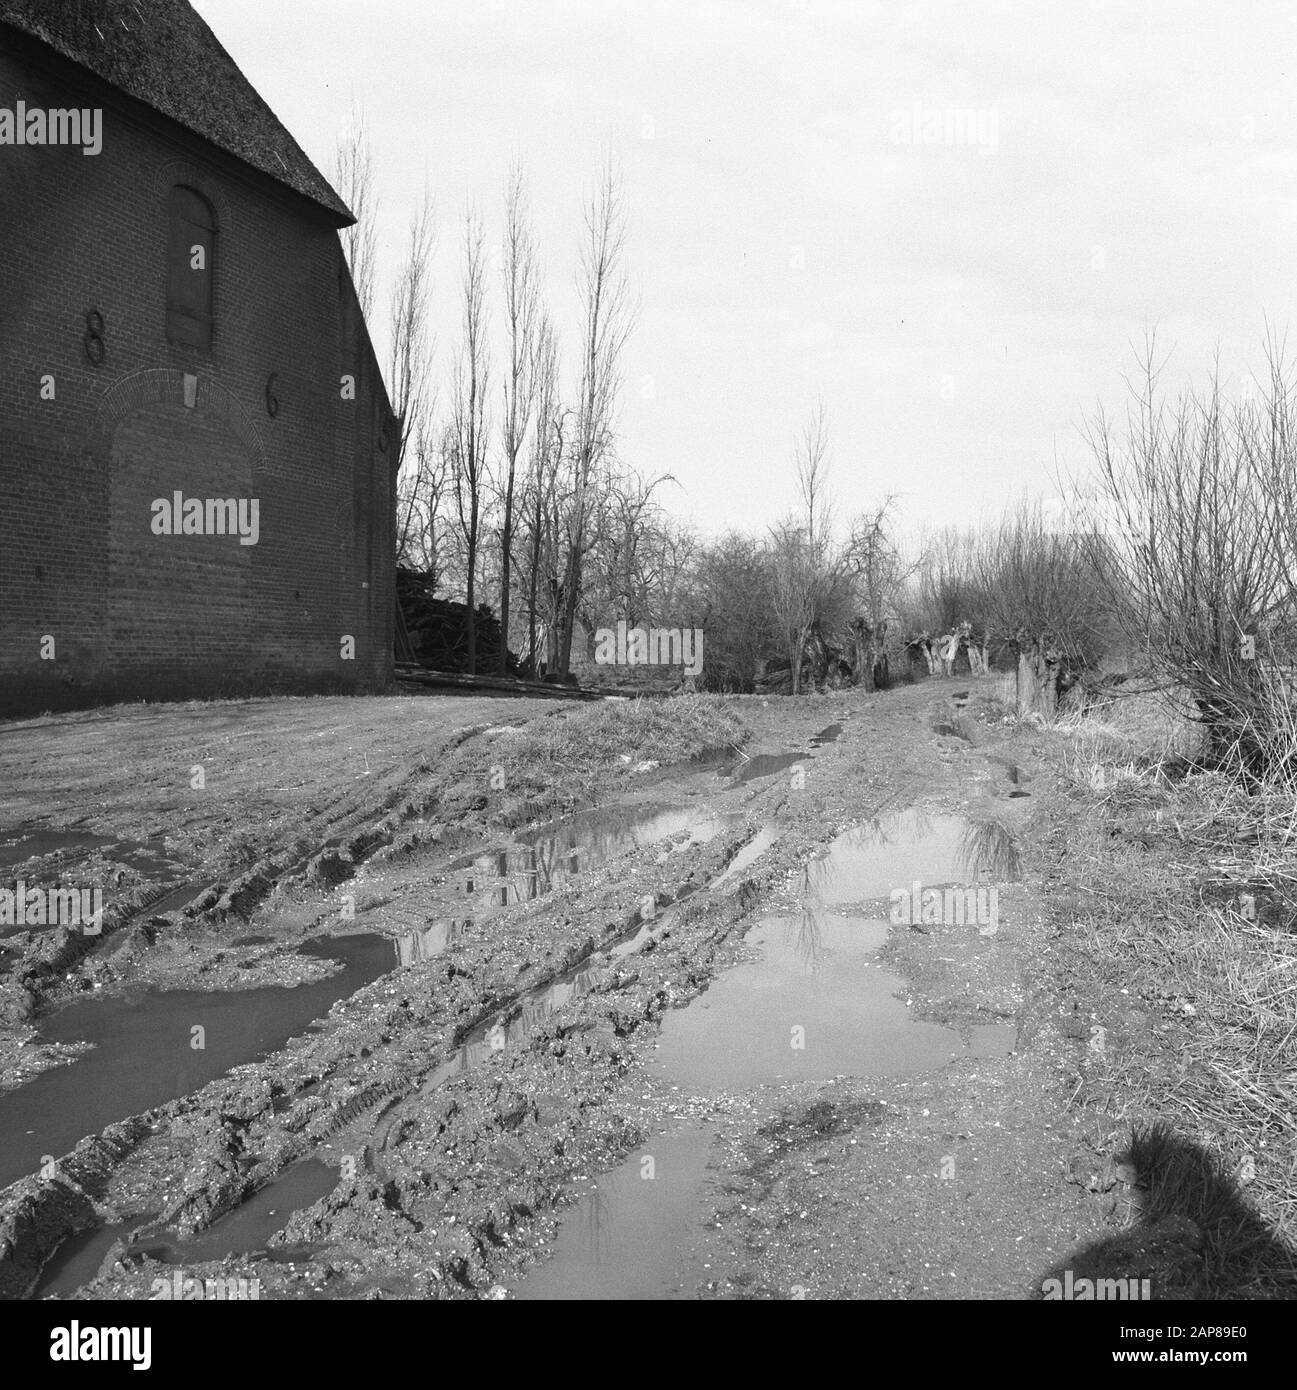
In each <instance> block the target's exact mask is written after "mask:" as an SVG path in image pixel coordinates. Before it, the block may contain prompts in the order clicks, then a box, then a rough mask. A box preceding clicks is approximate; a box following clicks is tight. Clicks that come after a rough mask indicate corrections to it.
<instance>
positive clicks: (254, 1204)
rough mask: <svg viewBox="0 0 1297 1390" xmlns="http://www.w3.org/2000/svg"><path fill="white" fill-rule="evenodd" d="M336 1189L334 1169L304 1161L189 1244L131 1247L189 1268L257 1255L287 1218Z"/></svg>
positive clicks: (145, 1243)
mask: <svg viewBox="0 0 1297 1390" xmlns="http://www.w3.org/2000/svg"><path fill="white" fill-rule="evenodd" d="M337 1185H338V1170H337V1169H336V1168H331V1167H329V1165H328V1164H327V1163H324V1162H322V1161H321V1160H320V1159H318V1158H305V1159H302V1160H301V1161H300V1162H298V1163H294V1164H291V1165H290V1166H289V1167H287V1168H285V1169H284V1171H283V1172H282V1173H280V1174H279V1175H278V1176H277V1177H275V1178H274V1179H272V1180H271V1181H270V1182H268V1183H267V1184H266V1185H265V1186H264V1187H262V1188H259V1189H258V1190H257V1191H256V1192H254V1193H253V1194H252V1196H251V1197H249V1198H248V1200H247V1201H246V1202H243V1203H241V1204H240V1205H239V1206H237V1207H235V1208H234V1210H233V1211H231V1212H227V1213H226V1215H224V1216H222V1217H220V1218H219V1219H218V1220H216V1221H213V1222H212V1224H211V1225H210V1226H209V1227H208V1228H207V1229H206V1230H205V1231H200V1232H199V1233H198V1234H197V1235H196V1236H194V1237H193V1238H192V1239H191V1240H183V1241H179V1240H166V1239H160V1240H142V1241H140V1242H139V1244H138V1246H137V1247H136V1248H137V1249H138V1250H140V1251H141V1252H142V1253H144V1254H146V1255H148V1256H149V1258H150V1259H154V1260H161V1261H162V1263H163V1264H170V1265H192V1264H200V1263H202V1262H204V1261H206V1260H221V1259H225V1258H226V1257H227V1256H230V1255H248V1254H251V1253H252V1252H253V1251H257V1250H262V1249H264V1247H265V1244H266V1242H267V1241H268V1240H269V1239H270V1237H271V1236H273V1235H274V1234H275V1232H276V1231H282V1230H283V1228H284V1227H285V1226H286V1225H287V1224H288V1220H289V1217H291V1216H292V1215H293V1213H294V1212H295V1211H300V1210H301V1209H302V1208H303V1207H309V1206H311V1205H313V1204H314V1203H315V1202H318V1201H319V1200H320V1198H321V1197H325V1196H327V1195H328V1194H329V1193H330V1192H332V1191H333V1189H334V1188H335V1187H337Z"/></svg>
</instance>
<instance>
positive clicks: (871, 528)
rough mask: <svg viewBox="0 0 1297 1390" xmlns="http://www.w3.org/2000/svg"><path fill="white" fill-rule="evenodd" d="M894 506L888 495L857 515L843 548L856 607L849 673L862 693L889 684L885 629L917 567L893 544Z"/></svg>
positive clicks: (893, 616) (852, 620) (915, 562)
mask: <svg viewBox="0 0 1297 1390" xmlns="http://www.w3.org/2000/svg"><path fill="white" fill-rule="evenodd" d="M896 503H897V498H896V494H895V493H889V494H888V495H887V496H886V497H885V498H884V499H883V500H882V502H880V503H879V504H878V506H877V507H875V508H874V509H873V510H872V511H869V512H862V513H861V514H860V515H859V516H858V517H857V518H856V521H855V524H854V525H853V527H852V530H851V539H850V540H849V541H848V543H847V556H846V558H847V564H848V566H849V568H850V569H851V571H852V573H853V574H854V576H855V600H856V607H857V612H856V613H854V614H853V616H852V618H851V621H850V631H851V636H852V641H853V648H854V649H853V652H852V670H853V673H854V679H855V682H856V684H857V685H864V687H865V689H866V690H873V689H875V688H876V686H877V684H878V681H879V679H880V678H881V679H882V680H883V681H884V682H886V680H887V679H888V674H889V673H888V662H887V648H886V639H887V632H888V627H889V625H890V624H891V623H893V622H894V621H895V619H896V605H897V602H898V600H899V598H900V594H901V590H902V588H903V587H904V585H905V584H906V582H907V581H908V580H909V578H910V576H911V575H912V574H913V573H914V572H915V569H916V568H917V565H918V561H917V560H906V559H905V557H904V556H903V555H902V553H901V548H900V546H899V545H898V544H897V540H896V534H895V516H894V513H895V509H896Z"/></svg>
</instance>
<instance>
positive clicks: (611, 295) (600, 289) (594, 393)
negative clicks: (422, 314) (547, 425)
mask: <svg viewBox="0 0 1297 1390" xmlns="http://www.w3.org/2000/svg"><path fill="white" fill-rule="evenodd" d="M625 250H626V218H625V212H624V208H623V201H622V189H621V181H620V178H619V177H618V175H617V173H616V172H615V170H614V168H613V165H612V161H611V159H609V160H608V162H607V163H606V164H605V165H604V168H603V171H602V173H601V175H600V179H599V182H598V185H597V186H596V188H595V191H594V193H593V194H592V196H591V198H590V201H589V204H588V205H587V208H586V214H585V243H584V246H583V247H582V252H581V262H580V268H579V270H578V274H577V288H578V292H579V293H580V297H581V306H582V328H581V365H580V373H581V375H580V387H579V393H578V399H577V404H576V418H575V422H574V424H575V429H574V434H573V440H572V469H573V495H572V501H571V504H570V507H569V512H568V522H567V535H566V542H567V561H566V564H565V567H564V573H563V581H562V591H563V592H562V599H563V603H562V631H561V634H560V645H559V657H558V661H559V675H560V677H561V678H563V679H566V678H567V675H568V671H569V669H570V667H571V661H572V637H573V630H574V627H575V623H576V612H577V605H578V603H579V602H580V597H581V579H582V570H583V567H584V564H585V557H586V555H587V553H588V551H589V549H590V546H591V544H592V540H591V535H590V531H591V518H592V504H593V502H594V498H595V491H596V482H597V480H596V473H597V471H598V469H599V468H600V467H601V465H602V464H603V463H604V462H605V461H606V460H607V458H608V457H609V455H610V453H611V450H612V445H613V427H614V424H615V415H616V406H617V395H618V392H619V390H620V389H621V381H622V378H621V356H622V350H623V348H624V347H625V344H626V338H627V336H628V335H629V333H630V329H631V324H632V321H633V317H634V315H633V310H632V306H631V303H630V291H629V286H628V284H627V280H626V271H625V264H624V260H625Z"/></svg>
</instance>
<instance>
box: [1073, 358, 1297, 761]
mask: <svg viewBox="0 0 1297 1390" xmlns="http://www.w3.org/2000/svg"><path fill="white" fill-rule="evenodd" d="M1267 351H1268V354H1269V358H1270V382H1269V384H1268V386H1267V387H1265V388H1263V389H1262V391H1261V393H1260V399H1258V400H1256V401H1249V400H1244V401H1241V402H1236V403H1232V404H1231V403H1230V402H1228V401H1227V400H1226V398H1225V396H1224V393H1223V392H1222V390H1221V385H1220V377H1219V369H1218V368H1217V370H1216V371H1215V372H1214V373H1213V375H1212V377H1211V379H1210V380H1209V381H1208V383H1207V385H1206V388H1205V389H1204V390H1201V391H1195V390H1189V391H1186V392H1184V393H1183V394H1182V395H1181V396H1179V397H1178V398H1177V399H1175V400H1173V401H1166V400H1164V398H1163V397H1162V395H1161V393H1160V391H1159V387H1158V377H1159V374H1160V367H1159V365H1158V363H1157V360H1156V355H1155V354H1156V345H1155V342H1154V341H1153V340H1151V339H1150V341H1149V342H1148V344H1147V345H1146V348H1145V352H1144V356H1143V359H1142V362H1141V374H1140V378H1139V380H1138V384H1133V385H1132V386H1131V404H1130V406H1129V409H1128V415H1127V428H1126V431H1125V438H1124V439H1119V438H1118V437H1117V434H1116V431H1115V430H1114V429H1113V428H1112V426H1111V425H1110V424H1109V422H1108V421H1107V420H1106V419H1105V418H1104V417H1103V416H1102V415H1099V416H1098V417H1097V418H1096V420H1095V421H1094V422H1093V423H1092V425H1091V428H1090V442H1091V446H1092V448H1093V452H1094V455H1095V459H1096V462H1097V465H1098V468H1097V472H1098V480H1099V485H1100V496H1099V501H1098V503H1097V505H1096V506H1095V510H1094V513H1093V514H1092V515H1091V517H1090V518H1089V525H1088V528H1087V531H1088V535H1089V538H1090V544H1091V551H1092V555H1093V557H1094V559H1095V565H1096V569H1097V571H1098V572H1099V574H1100V575H1101V576H1102V577H1103V579H1104V583H1105V591H1106V595H1107V598H1108V600H1109V602H1110V604H1111V606H1112V609H1113V611H1114V612H1115V614H1116V616H1117V620H1118V622H1119V623H1120V626H1121V628H1122V630H1123V632H1124V633H1125V635H1126V637H1127V640H1128V642H1129V643H1130V644H1131V646H1132V647H1133V648H1135V649H1136V650H1142V651H1143V652H1144V653H1145V654H1146V656H1147V658H1148V660H1149V662H1150V665H1151V667H1152V668H1153V670H1154V671H1155V672H1156V673H1157V674H1158V675H1159V676H1160V677H1161V678H1162V682H1163V687H1164V689H1166V690H1167V691H1168V693H1170V694H1171V695H1172V696H1173V697H1174V696H1176V695H1177V692H1183V693H1184V694H1187V696H1188V706H1189V709H1188V712H1189V713H1190V714H1191V715H1192V716H1193V717H1195V718H1197V719H1198V720H1200V721H1201V722H1202V724H1203V725H1204V728H1205V732H1206V734H1207V737H1208V743H1209V749H1210V751H1211V753H1212V754H1213V755H1214V756H1216V757H1217V758H1221V759H1226V760H1234V759H1237V760H1238V761H1240V762H1241V763H1242V764H1243V765H1244V766H1245V767H1246V768H1247V769H1248V771H1249V772H1268V771H1272V770H1275V769H1274V768H1273V767H1272V766H1271V764H1273V762H1274V757H1273V755H1274V752H1275V749H1274V748H1272V747H1270V746H1269V742H1270V740H1269V737H1268V732H1267V731H1268V729H1269V728H1270V727H1272V726H1273V724H1274V716H1275V715H1278V716H1279V718H1280V722H1281V723H1283V724H1287V723H1288V722H1289V715H1288V714H1287V713H1285V712H1284V711H1285V709H1287V710H1290V709H1291V704H1292V701H1291V693H1290V692H1286V693H1284V694H1283V695H1282V697H1281V698H1280V700H1279V701H1278V703H1276V702H1275V701H1274V700H1273V699H1272V698H1271V697H1272V695H1273V694H1274V693H1275V687H1274V683H1273V682H1272V681H1271V680H1270V679H1269V677H1270V676H1272V675H1274V674H1275V673H1284V680H1283V682H1281V684H1285V683H1286V681H1287V676H1286V672H1287V670H1288V669H1289V668H1290V665H1291V662H1292V659H1293V656H1294V654H1295V653H1297V591H1295V589H1294V583H1295V581H1294V561H1295V560H1297V550H1295V549H1294V541H1295V540H1297V534H1295V533H1294V530H1293V514H1294V509H1295V507H1297V411H1295V410H1294V396H1293V388H1292V386H1291V384H1290V382H1289V380H1288V372H1287V369H1286V368H1285V365H1284V360H1283V351H1282V347H1281V345H1279V344H1277V343H1276V342H1274V340H1273V339H1272V340H1271V341H1270V342H1269V344H1268V345H1267ZM1281 742H1282V743H1284V744H1286V745H1287V746H1286V747H1283V748H1282V749H1281V750H1280V751H1281V758H1280V762H1282V763H1283V764H1285V765H1286V764H1287V763H1288V762H1289V761H1290V758H1291V753H1292V747H1291V744H1290V743H1289V742H1288V741H1287V740H1286V739H1284V740H1281ZM1285 775H1287V774H1285Z"/></svg>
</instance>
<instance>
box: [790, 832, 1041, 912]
mask: <svg viewBox="0 0 1297 1390" xmlns="http://www.w3.org/2000/svg"><path fill="white" fill-rule="evenodd" d="M1018 872H1019V864H1018V857H1017V851H1016V850H1015V849H1014V846H1013V839H1012V836H1011V835H1010V834H1009V833H1008V831H1006V830H1005V829H1004V828H1003V827H1002V826H1000V825H999V823H998V822H996V821H993V820H988V821H983V822H970V821H967V820H965V819H964V818H963V817H961V816H947V815H925V814H924V813H923V812H922V811H917V810H908V811H901V812H899V813H898V814H896V815H891V816H886V817H884V818H883V819H881V820H878V821H874V822H872V823H871V824H869V825H863V826H860V827H858V828H857V829H855V830H848V831H847V832H846V833H845V834H843V835H839V836H838V838H837V839H836V840H834V841H833V844H832V845H831V846H830V848H829V852H828V853H827V854H826V855H823V856H822V857H821V858H819V859H814V860H812V861H811V863H810V864H809V865H808V866H807V869H806V890H807V892H809V893H812V894H813V895H814V896H815V898H816V899H817V900H818V901H819V902H822V903H825V904H827V905H828V906H830V907H835V906H841V905H843V904H847V903H861V902H873V901H876V900H877V899H879V898H886V897H888V896H889V895H890V894H891V892H892V890H893V889H894V888H909V887H910V885H911V884H912V883H913V882H914V881H915V880H916V879H917V880H918V881H919V882H921V883H922V884H923V885H924V886H925V887H941V886H943V885H947V884H959V883H963V884H973V883H977V882H979V881H981V876H982V875H988V874H989V875H990V878H991V880H993V881H1002V880H1004V879H1012V878H1016V877H1017V876H1018Z"/></svg>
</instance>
